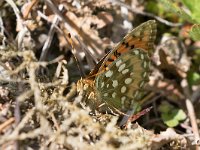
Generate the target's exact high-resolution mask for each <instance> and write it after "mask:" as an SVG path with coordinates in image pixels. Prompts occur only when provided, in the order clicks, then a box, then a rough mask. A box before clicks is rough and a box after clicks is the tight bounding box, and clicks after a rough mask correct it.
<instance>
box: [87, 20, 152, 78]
mask: <svg viewBox="0 0 200 150" xmlns="http://www.w3.org/2000/svg"><path fill="white" fill-rule="evenodd" d="M155 38H156V21H155V20H149V21H147V22H145V23H143V24H141V25H140V26H138V27H137V28H135V29H133V30H132V31H131V32H130V33H129V34H127V35H126V36H125V37H124V38H123V40H122V41H121V42H119V43H118V44H117V46H116V47H115V48H114V49H113V50H111V51H110V53H109V54H107V56H106V57H103V59H102V60H101V61H100V62H99V63H98V64H97V65H96V67H95V69H94V70H93V71H92V72H91V73H90V75H94V74H96V73H97V72H103V71H104V70H105V69H106V67H107V66H108V65H109V64H111V63H112V62H113V61H115V60H116V59H117V58H118V57H119V56H120V55H121V54H123V53H125V52H127V51H129V50H131V49H133V48H141V49H142V50H144V51H146V52H148V53H149V55H150V54H151V53H152V51H153V45H154V41H155Z"/></svg>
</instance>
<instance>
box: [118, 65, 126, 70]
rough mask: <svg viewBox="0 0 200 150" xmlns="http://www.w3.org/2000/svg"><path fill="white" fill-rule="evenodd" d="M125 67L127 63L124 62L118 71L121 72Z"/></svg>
mask: <svg viewBox="0 0 200 150" xmlns="http://www.w3.org/2000/svg"><path fill="white" fill-rule="evenodd" d="M125 67H126V64H122V65H121V66H119V69H118V71H119V72H121V71H122V70H123V69H124V68H125Z"/></svg>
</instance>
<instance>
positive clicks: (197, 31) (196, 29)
mask: <svg viewBox="0 0 200 150" xmlns="http://www.w3.org/2000/svg"><path fill="white" fill-rule="evenodd" d="M199 17H200V16H199ZM189 34H190V37H191V38H192V39H193V40H194V41H199V40H200V24H195V25H193V26H192V29H191V30H190V33H189Z"/></svg>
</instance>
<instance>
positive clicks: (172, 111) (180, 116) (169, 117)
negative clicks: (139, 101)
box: [158, 102, 187, 127]
mask: <svg viewBox="0 0 200 150" xmlns="http://www.w3.org/2000/svg"><path fill="white" fill-rule="evenodd" d="M158 109H159V111H160V112H161V118H162V120H163V122H164V123H165V124H166V125H167V126H169V127H175V126H177V125H179V121H182V120H185V119H186V117H187V116H186V114H185V112H184V111H183V110H182V109H178V108H176V107H174V106H173V105H171V104H170V103H168V102H162V104H161V105H160V106H159V108H158Z"/></svg>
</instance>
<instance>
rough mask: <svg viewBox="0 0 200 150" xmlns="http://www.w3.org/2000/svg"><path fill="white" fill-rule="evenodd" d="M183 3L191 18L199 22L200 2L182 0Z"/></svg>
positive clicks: (196, 0) (197, 0)
mask: <svg viewBox="0 0 200 150" xmlns="http://www.w3.org/2000/svg"><path fill="white" fill-rule="evenodd" d="M182 2H183V3H184V5H185V6H186V7H187V8H188V9H189V10H190V12H191V16H192V18H193V20H196V21H197V22H198V23H200V9H199V8H200V3H199V0H182Z"/></svg>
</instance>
